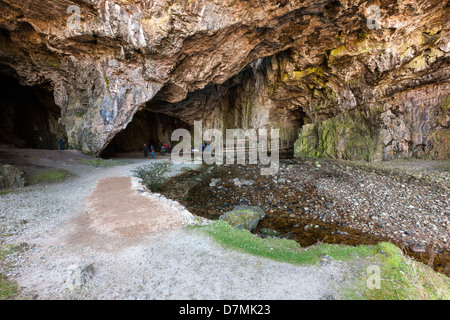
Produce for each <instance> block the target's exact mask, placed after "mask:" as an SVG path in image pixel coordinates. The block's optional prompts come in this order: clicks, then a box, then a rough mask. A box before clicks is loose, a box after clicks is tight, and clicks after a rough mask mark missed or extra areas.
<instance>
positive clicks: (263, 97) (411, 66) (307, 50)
mask: <svg viewBox="0 0 450 320" xmlns="http://www.w3.org/2000/svg"><path fill="white" fill-rule="evenodd" d="M0 10H1V12H2V13H1V16H0V73H2V74H4V75H7V76H9V77H14V78H16V79H18V80H19V81H20V83H21V84H23V85H26V86H33V87H39V88H45V89H46V90H48V91H49V92H50V93H52V94H53V97H54V103H55V105H56V106H57V107H58V108H60V117H59V120H58V124H59V125H60V126H62V127H63V128H64V130H65V134H66V135H67V139H68V142H69V144H70V145H71V146H72V147H75V148H78V149H81V150H83V151H84V152H86V153H90V154H94V155H98V154H100V153H101V152H102V151H103V150H104V149H105V148H106V147H107V145H108V144H109V143H111V141H112V140H113V139H114V137H115V136H116V135H117V134H118V133H119V132H121V131H122V130H124V129H125V128H126V127H127V126H128V125H129V124H130V123H131V122H132V121H134V120H133V119H134V116H135V115H136V114H138V111H139V110H142V109H146V110H149V111H151V112H153V113H162V114H165V115H166V116H170V117H172V118H176V119H179V121H181V122H182V123H185V124H187V125H188V126H189V125H192V124H193V122H194V121H196V120H202V121H203V122H204V123H203V128H204V129H207V128H218V129H221V130H225V129H227V128H243V129H246V128H279V129H281V132H280V133H281V134H280V136H281V139H282V141H283V142H286V143H288V145H290V144H292V145H293V142H294V141H296V140H297V142H296V144H295V153H296V154H297V155H300V156H313V157H334V158H344V159H367V160H383V159H384V160H388V159H395V158H406V157H431V158H448V157H449V149H450V147H449V139H450V126H449V121H450V118H449V117H450V116H449V109H448V108H449V99H450V98H449V97H450V96H449V93H450V88H449V86H450V84H449V78H450V68H449V52H450V44H449V33H448V31H449V24H450V22H449V19H448V16H449V14H450V12H449V11H450V8H449V5H448V2H447V1H446V0H427V1H412V0H404V1H382V2H370V1H361V0H345V1H344V0H339V1H334V0H333V1H332V0H328V1H326V0H325V1H313V0H305V1H287V0H270V1H256V0H246V1H244V0H238V1H236V0H221V1H218V0H212V1H209V0H208V1H207V0H176V1H169V0H153V1H151V0H139V1H138V0H130V1H119V0H80V1H77V2H76V5H75V6H74V5H73V3H72V2H71V1H68V0H67V1H66V0H59V1H57V2H55V1H50V0H43V1H40V2H39V4H37V3H36V2H34V1H32V0H25V1H23V0H22V1H18V0H4V1H2V2H1V3H0ZM78 13H79V15H78ZM136 119H138V117H137V118H136ZM137 121H139V120H137ZM167 121H169V120H167ZM170 121H172V120H170ZM177 121H178V120H177ZM170 124H171V125H172V126H175V125H176V123H175V122H170ZM130 125H132V124H130ZM299 129H300V130H299ZM131 131H132V130H131ZM157 134H158V135H163V133H157ZM160 140H161V139H160ZM113 143H114V142H113Z"/></svg>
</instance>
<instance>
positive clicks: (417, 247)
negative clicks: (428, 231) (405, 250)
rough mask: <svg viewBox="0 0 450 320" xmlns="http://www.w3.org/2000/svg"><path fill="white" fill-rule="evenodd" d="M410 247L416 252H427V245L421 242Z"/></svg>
mask: <svg viewBox="0 0 450 320" xmlns="http://www.w3.org/2000/svg"><path fill="white" fill-rule="evenodd" d="M409 249H410V250H411V251H412V252H414V253H425V252H426V249H425V246H423V245H422V244H420V243H416V244H412V245H410V246H409Z"/></svg>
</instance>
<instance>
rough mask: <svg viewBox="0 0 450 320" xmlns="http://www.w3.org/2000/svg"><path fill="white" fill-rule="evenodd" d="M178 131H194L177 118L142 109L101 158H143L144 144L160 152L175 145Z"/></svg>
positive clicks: (104, 151)
mask: <svg viewBox="0 0 450 320" xmlns="http://www.w3.org/2000/svg"><path fill="white" fill-rule="evenodd" d="M176 129H187V130H189V131H192V127H191V125H189V124H188V123H186V122H184V121H183V120H181V119H179V118H177V117H174V116H169V115H165V114H162V113H158V112H154V111H150V110H148V109H145V108H144V109H141V110H139V111H138V112H136V114H135V115H134V116H133V119H132V120H131V122H130V123H129V124H128V125H127V127H126V128H125V129H124V130H122V131H120V132H119V133H118V134H117V135H116V136H115V137H114V138H113V139H112V140H111V142H110V143H109V144H108V145H107V146H106V148H105V149H104V150H103V151H102V153H101V154H100V157H101V158H116V157H132V158H134V157H143V154H142V148H143V146H144V144H146V145H147V146H148V147H150V146H154V147H155V151H156V152H160V150H161V146H165V145H171V144H172V145H173V142H172V141H171V136H172V132H173V131H175V130H176Z"/></svg>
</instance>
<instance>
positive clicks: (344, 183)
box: [161, 159, 450, 275]
mask: <svg viewBox="0 0 450 320" xmlns="http://www.w3.org/2000/svg"><path fill="white" fill-rule="evenodd" d="M448 166H449V163H448V162H445V161H443V162H436V161H435V162H429V161H418V160H417V161H411V160H404V161H395V162H381V163H359V162H343V161H334V160H314V159H287V160H282V161H281V163H280V170H279V172H278V173H277V174H276V175H275V176H266V177H265V176H261V175H259V168H258V167H257V166H245V165H231V166H226V165H224V166H220V167H218V166H204V167H203V168H201V169H200V170H199V171H195V172H188V173H185V174H184V175H182V176H179V177H175V178H172V179H169V180H168V182H167V183H166V184H165V187H164V188H163V190H162V191H161V193H162V194H164V195H165V196H167V197H168V198H171V199H174V200H177V201H179V202H180V203H182V204H183V205H184V206H186V208H187V209H188V210H189V211H191V212H192V213H194V214H196V215H199V216H204V217H207V218H210V219H217V218H218V217H219V216H220V215H221V214H223V213H224V212H227V211H229V210H232V209H233V207H235V206H237V205H252V206H258V207H260V208H262V209H263V210H264V211H265V212H266V217H265V218H264V219H262V220H261V223H260V225H259V226H258V230H257V233H258V232H259V229H261V228H271V229H274V230H275V231H277V232H280V233H281V235H282V236H283V237H289V238H294V239H295V240H297V241H299V242H300V244H301V245H302V246H308V245H311V244H314V243H317V242H329V243H345V244H350V245H358V244H368V243H377V242H379V241H390V242H393V243H395V244H397V245H398V246H399V247H401V248H402V249H403V250H404V251H405V252H406V253H408V254H409V255H410V256H413V257H414V258H416V259H417V260H419V261H422V262H424V263H425V264H429V265H431V266H433V267H434V269H435V270H436V271H439V272H441V273H445V274H447V275H449V274H450V270H449V262H450V259H449V257H450V251H449V241H450V239H449V237H448V234H449V233H448V228H449V214H450V200H449V199H450V197H449V192H448V190H449V186H450V174H449V170H448ZM180 185H184V186H186V191H184V192H182V191H180V189H183V188H174V186H180Z"/></svg>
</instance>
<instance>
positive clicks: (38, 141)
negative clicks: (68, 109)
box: [0, 67, 67, 149]
mask: <svg viewBox="0 0 450 320" xmlns="http://www.w3.org/2000/svg"><path fill="white" fill-rule="evenodd" d="M0 88H1V89H0V93H1V94H0V119H1V121H0V144H1V145H6V146H9V147H15V148H30V149H58V148H59V143H58V141H59V139H62V140H64V141H67V136H66V133H65V130H64V127H63V126H62V125H60V124H59V118H60V117H61V108H60V107H59V106H57V105H56V104H55V101H54V97H53V94H52V87H51V85H50V84H49V83H45V84H42V85H38V86H25V85H21V84H20V82H19V80H18V77H17V75H16V74H15V72H14V71H12V70H10V69H9V68H4V67H3V68H1V69H0Z"/></svg>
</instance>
